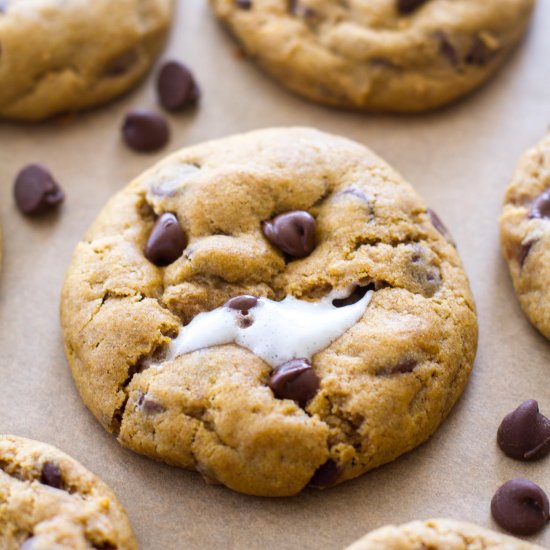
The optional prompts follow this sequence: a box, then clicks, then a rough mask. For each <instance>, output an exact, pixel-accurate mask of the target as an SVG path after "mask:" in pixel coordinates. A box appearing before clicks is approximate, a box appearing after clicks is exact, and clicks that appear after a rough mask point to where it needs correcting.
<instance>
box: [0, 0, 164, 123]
mask: <svg viewBox="0 0 550 550" xmlns="http://www.w3.org/2000/svg"><path fill="white" fill-rule="evenodd" d="M171 10H172V0H117V1H116V2H113V1H111V0H93V2H90V1H81V0H64V1H63V2H60V1H59V0H33V1H24V0H0V118H7V119H16V120H41V119H44V118H47V117H49V116H52V115H56V114H59V113H65V112H69V111H80V110H82V109H88V108H90V107H94V106H96V105H100V104H102V103H105V102H107V101H109V100H111V99H113V98H115V97H117V96H119V95H121V94H122V93H124V92H126V91H127V90H129V89H130V88H132V87H133V86H134V85H135V84H136V83H137V82H138V81H139V79H140V78H141V77H143V75H144V74H145V72H146V71H147V70H148V69H149V67H150V66H151V64H152V63H153V61H154V60H155V58H156V56H157V55H158V53H159V52H160V49H161V47H162V45H163V44H164V40H165V37H166V33H167V30H168V26H169V22H170V18H171Z"/></svg>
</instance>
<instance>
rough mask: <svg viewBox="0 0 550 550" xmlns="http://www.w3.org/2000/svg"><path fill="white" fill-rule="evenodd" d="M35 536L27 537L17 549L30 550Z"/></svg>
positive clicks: (33, 545)
mask: <svg viewBox="0 0 550 550" xmlns="http://www.w3.org/2000/svg"><path fill="white" fill-rule="evenodd" d="M36 540H37V539H36V537H30V538H28V539H27V540H26V541H25V542H24V543H23V544H22V545H21V546H20V547H19V550H32V549H33V548H34V547H35V544H34V543H35V542H36Z"/></svg>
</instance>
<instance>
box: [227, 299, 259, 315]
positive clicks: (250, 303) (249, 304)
mask: <svg viewBox="0 0 550 550" xmlns="http://www.w3.org/2000/svg"><path fill="white" fill-rule="evenodd" d="M257 303H258V298H256V296H249V295H248V294H244V295H243V296H235V298H231V300H228V301H227V302H225V304H224V305H225V307H228V308H229V309H237V310H239V311H240V312H241V313H242V314H243V315H248V311H249V310H250V309H252V308H253V307H255V306H256V305H257Z"/></svg>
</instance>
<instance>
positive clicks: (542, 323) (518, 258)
mask: <svg viewBox="0 0 550 550" xmlns="http://www.w3.org/2000/svg"><path fill="white" fill-rule="evenodd" d="M500 238H501V245H502V253H503V255H504V258H505V259H506V261H507V262H508V267H509V268H510V274H511V275H512V281H513V283H514V288H515V290H516V294H517V295H518V298H519V301H520V304H521V307H522V308H523V311H524V312H525V313H526V315H527V317H529V320H530V321H531V322H532V323H533V325H535V327H537V328H538V329H539V330H540V332H542V334H544V336H546V338H550V287H549V286H548V281H549V280H550V134H548V135H547V136H546V137H545V138H544V140H543V141H542V142H541V143H539V144H538V145H537V146H536V147H535V148H533V149H531V150H530V151H528V152H527V153H525V155H524V156H523V157H522V158H521V160H520V161H519V164H518V165H517V167H516V170H515V172H514V175H513V177H512V181H511V183H510V185H509V186H508V188H507V190H506V195H505V197H504V206H503V211H502V216H501V217H500Z"/></svg>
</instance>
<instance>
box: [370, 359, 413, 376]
mask: <svg viewBox="0 0 550 550" xmlns="http://www.w3.org/2000/svg"><path fill="white" fill-rule="evenodd" d="M417 365H418V363H417V362H416V361H415V360H414V359H403V360H402V361H401V362H400V363H398V364H397V365H393V366H391V367H386V368H383V369H381V370H379V371H378V372H377V373H376V375H377V376H392V375H394V374H406V373H408V372H412V371H413V370H414V369H415V368H416V366H417Z"/></svg>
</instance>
